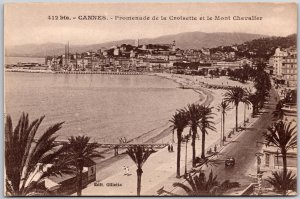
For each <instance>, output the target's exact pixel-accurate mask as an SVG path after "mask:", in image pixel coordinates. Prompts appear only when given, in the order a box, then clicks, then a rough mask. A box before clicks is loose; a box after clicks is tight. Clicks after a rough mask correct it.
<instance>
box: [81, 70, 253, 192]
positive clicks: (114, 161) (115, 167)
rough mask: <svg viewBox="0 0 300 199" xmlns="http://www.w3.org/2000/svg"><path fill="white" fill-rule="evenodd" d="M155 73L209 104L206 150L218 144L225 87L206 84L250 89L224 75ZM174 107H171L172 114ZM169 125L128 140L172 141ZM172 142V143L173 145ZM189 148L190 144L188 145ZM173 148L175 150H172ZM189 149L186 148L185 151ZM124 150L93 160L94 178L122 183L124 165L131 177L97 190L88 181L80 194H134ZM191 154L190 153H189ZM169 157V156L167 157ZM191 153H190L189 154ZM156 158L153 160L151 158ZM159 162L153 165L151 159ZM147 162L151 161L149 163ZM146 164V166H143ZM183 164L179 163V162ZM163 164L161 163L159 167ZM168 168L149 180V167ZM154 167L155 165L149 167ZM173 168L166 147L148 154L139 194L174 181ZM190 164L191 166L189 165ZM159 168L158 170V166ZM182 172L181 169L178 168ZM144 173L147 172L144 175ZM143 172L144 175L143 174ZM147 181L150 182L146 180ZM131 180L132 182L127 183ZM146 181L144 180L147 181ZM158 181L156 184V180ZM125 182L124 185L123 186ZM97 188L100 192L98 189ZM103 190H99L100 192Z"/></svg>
mask: <svg viewBox="0 0 300 199" xmlns="http://www.w3.org/2000/svg"><path fill="white" fill-rule="evenodd" d="M154 75H156V76H159V77H161V78H166V79H170V80H172V81H175V82H177V83H178V84H179V85H180V86H184V87H186V88H187V87H188V88H189V89H193V90H194V91H195V92H197V93H199V96H202V97H201V98H200V99H199V100H198V101H197V102H194V103H199V104H205V105H210V106H211V107H213V113H214V114H215V115H214V122H215V127H216V132H208V135H207V136H206V151H207V150H209V149H210V148H211V149H213V148H214V147H215V146H216V147H218V148H219V147H220V146H219V143H220V137H221V134H220V132H221V130H220V129H221V124H220V122H221V119H220V116H221V115H220V113H219V112H218V111H217V106H218V105H219V104H220V103H221V101H222V99H223V95H224V93H225V92H226V90H225V89H213V88H207V85H209V84H212V85H215V86H222V85H224V83H226V85H229V86H242V87H244V88H251V87H252V86H253V85H252V84H250V83H247V84H241V83H239V82H236V81H232V80H229V79H228V78H227V77H220V78H214V79H211V78H205V77H202V76H187V75H173V74H166V73H159V74H154ZM191 103H192V102H191ZM244 108H245V106H244V104H242V103H241V104H240V105H239V118H238V120H239V123H240V125H241V124H242V123H243V121H244ZM175 111H176V110H174V113H175ZM250 113H251V109H250V107H249V108H248V107H246V118H248V117H250ZM234 118H235V108H234V107H233V106H232V109H231V110H230V111H228V113H227V115H226V121H225V136H226V135H228V133H229V132H230V131H231V130H232V129H233V128H234V126H235V119H234ZM169 126H170V124H167V125H166V126H162V127H159V128H157V129H154V130H152V131H150V132H147V133H145V134H143V135H141V136H139V137H138V138H137V139H135V140H132V141H131V142H132V143H170V142H172V139H173V137H172V131H171V128H170V127H169ZM188 133H189V129H188V128H186V129H185V130H184V132H183V134H188ZM174 140H175V142H176V135H175V136H174ZM175 145H176V144H174V146H175ZM200 147H201V140H198V141H196V148H197V154H200V150H199V149H200ZM188 148H191V147H188ZM176 150H177V149H176V147H175V152H176ZM189 150H190V149H188V151H189ZM124 152H125V150H124V151H121V152H120V153H122V154H120V155H118V156H113V150H111V151H110V152H108V153H107V154H105V157H106V158H105V160H104V161H103V160H96V163H97V175H96V179H97V181H99V182H100V181H101V182H106V183H111V182H114V181H119V182H122V179H120V176H123V171H122V166H128V167H129V168H130V171H131V173H132V175H131V176H129V177H128V178H127V180H126V178H125V179H124V180H125V181H124V182H123V186H121V187H118V188H116V187H114V189H111V187H102V188H101V189H100V188H99V187H97V186H94V184H93V183H92V184H90V185H89V186H88V187H87V188H86V189H84V190H83V195H135V194H136V191H135V189H136V173H135V170H136V166H135V165H134V163H133V161H132V160H131V159H130V158H129V157H128V155H126V154H125V153H124ZM189 154H191V152H189ZM168 156H171V157H168ZM190 156H191V155H190ZM166 157H168V158H170V159H168V161H166ZM155 159H156V160H155ZM156 161H157V162H160V163H157V164H155V162H156ZM188 161H189V164H190V163H191V157H189V159H188ZM149 162H151V163H149ZM148 164H149V167H148V166H146V165H148ZM183 164H184V163H182V165H183ZM163 165H165V166H163ZM162 166H163V167H168V168H170V169H167V170H168V172H166V169H162V170H164V171H162V172H161V173H160V174H159V175H158V176H157V177H159V178H160V180H154V181H152V178H153V175H151V173H153V169H154V170H155V172H156V173H157V169H159V167H162ZM153 167H157V168H153ZM175 167H176V153H172V155H170V154H168V152H167V150H166V149H161V150H159V151H158V152H157V153H155V154H154V155H152V156H151V157H150V158H149V160H148V161H147V162H146V164H145V167H144V168H143V170H144V173H145V174H143V180H142V184H143V183H145V184H147V186H146V188H147V189H146V188H144V189H142V193H144V194H146V195H155V194H156V193H155V192H153V193H152V192H151V190H155V187H157V186H158V185H159V184H160V183H162V182H163V181H165V180H166V179H168V178H170V177H172V179H173V180H174V182H175V181H176V180H177V179H176V178H175ZM190 167H191V166H190ZM159 170H161V169H159ZM182 172H183V168H182ZM146 173H147V174H146ZM146 175H147V176H146ZM129 178H130V183H129V182H128V179H129ZM149 180H150V182H149ZM131 181H132V182H131ZM147 182H148V183H147ZM159 182H160V183H159ZM125 184H126V186H125ZM100 190H101V191H100ZM102 191H103V192H102Z"/></svg>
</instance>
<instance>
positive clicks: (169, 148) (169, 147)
mask: <svg viewBox="0 0 300 199" xmlns="http://www.w3.org/2000/svg"><path fill="white" fill-rule="evenodd" d="M170 150H171V146H170V144H169V145H168V151H169V152H170Z"/></svg>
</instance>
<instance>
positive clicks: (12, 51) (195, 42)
mask: <svg viewBox="0 0 300 199" xmlns="http://www.w3.org/2000/svg"><path fill="white" fill-rule="evenodd" d="M262 37H266V36H265V35H259V34H249V33H223V32H219V33H204V32H184V33H179V34H173V35H165V36H160V37H156V38H144V39H140V44H148V43H153V44H154V43H156V44H167V43H172V42H173V41H174V40H175V41H176V46H177V47H178V48H181V49H199V48H202V47H206V48H212V47H217V46H228V45H233V44H242V43H244V42H247V41H251V40H254V39H259V38H262ZM134 42H135V41H134V40H132V39H131V40H130V39H129V40H120V41H112V42H106V43H100V44H92V45H72V44H71V45H70V52H71V53H75V52H78V53H81V52H85V51H96V50H98V49H100V48H102V47H104V48H109V47H112V46H115V45H121V44H124V43H125V44H131V45H133V44H134ZM64 52H65V47H64V44H61V43H45V44H26V45H18V46H7V47H6V48H5V55H6V56H31V57H45V56H47V55H49V56H51V55H61V54H63V53H64Z"/></svg>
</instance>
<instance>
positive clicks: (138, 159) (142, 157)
mask: <svg viewBox="0 0 300 199" xmlns="http://www.w3.org/2000/svg"><path fill="white" fill-rule="evenodd" d="M155 152H156V151H154V150H153V149H147V148H145V147H144V146H142V145H136V146H133V147H129V148H128V149H127V151H126V153H127V154H128V155H129V157H130V158H131V159H132V160H133V162H134V163H135V164H136V166H137V170H136V173H137V195H138V196H140V195H141V184H142V174H143V170H142V167H143V164H144V163H145V162H146V161H147V159H148V158H149V157H150V155H151V154H152V153H155Z"/></svg>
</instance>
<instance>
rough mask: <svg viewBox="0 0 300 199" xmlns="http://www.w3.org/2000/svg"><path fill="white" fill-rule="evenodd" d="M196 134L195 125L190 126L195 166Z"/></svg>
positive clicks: (194, 164) (194, 163)
mask: <svg viewBox="0 0 300 199" xmlns="http://www.w3.org/2000/svg"><path fill="white" fill-rule="evenodd" d="M196 134H197V127H192V148H193V167H195V166H196Z"/></svg>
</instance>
